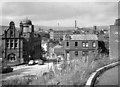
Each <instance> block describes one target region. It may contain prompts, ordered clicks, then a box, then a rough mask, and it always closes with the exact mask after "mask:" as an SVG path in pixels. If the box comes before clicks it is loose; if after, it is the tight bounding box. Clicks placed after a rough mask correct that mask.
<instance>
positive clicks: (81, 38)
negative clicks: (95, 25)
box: [64, 34, 98, 62]
mask: <svg viewBox="0 0 120 87" xmlns="http://www.w3.org/2000/svg"><path fill="white" fill-rule="evenodd" d="M97 49H98V37H97V35H95V34H74V35H66V36H65V43H64V54H65V58H66V60H70V59H73V58H79V59H81V60H83V61H85V62H87V61H89V59H88V58H89V56H91V55H94V54H95V52H96V50H97Z"/></svg>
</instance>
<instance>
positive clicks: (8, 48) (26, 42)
mask: <svg viewBox="0 0 120 87" xmlns="http://www.w3.org/2000/svg"><path fill="white" fill-rule="evenodd" d="M2 42H3V51H2V55H3V59H4V61H5V62H6V63H7V64H8V65H16V64H20V63H23V62H28V61H29V60H30V59H38V58H41V57H42V52H41V37H40V35H37V34H35V33H34V25H32V22H31V20H29V19H25V20H23V21H21V23H20V29H19V30H18V29H16V27H15V23H14V22H13V21H11V22H10V24H9V28H8V29H7V30H4V33H3V37H2Z"/></svg>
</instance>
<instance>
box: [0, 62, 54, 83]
mask: <svg viewBox="0 0 120 87" xmlns="http://www.w3.org/2000/svg"><path fill="white" fill-rule="evenodd" d="M51 66H52V63H46V64H44V65H32V66H28V65H21V66H15V67H13V68H14V71H13V72H11V73H6V74H1V76H2V78H1V79H0V80H1V81H2V80H3V79H10V78H15V77H18V76H26V75H39V76H40V75H42V74H43V73H44V72H48V71H49V69H50V67H51Z"/></svg>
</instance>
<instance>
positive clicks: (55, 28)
mask: <svg viewBox="0 0 120 87" xmlns="http://www.w3.org/2000/svg"><path fill="white" fill-rule="evenodd" d="M39 28H40V29H43V30H49V29H53V30H75V27H52V26H38V25H35V29H36V30H39ZM83 28H89V29H93V26H92V27H83ZM97 29H98V30H101V29H105V30H109V26H97Z"/></svg>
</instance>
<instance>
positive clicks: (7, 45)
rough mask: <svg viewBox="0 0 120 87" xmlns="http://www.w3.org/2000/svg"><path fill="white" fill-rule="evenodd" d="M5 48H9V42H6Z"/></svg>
mask: <svg viewBox="0 0 120 87" xmlns="http://www.w3.org/2000/svg"><path fill="white" fill-rule="evenodd" d="M6 47H7V48H9V40H6Z"/></svg>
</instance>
